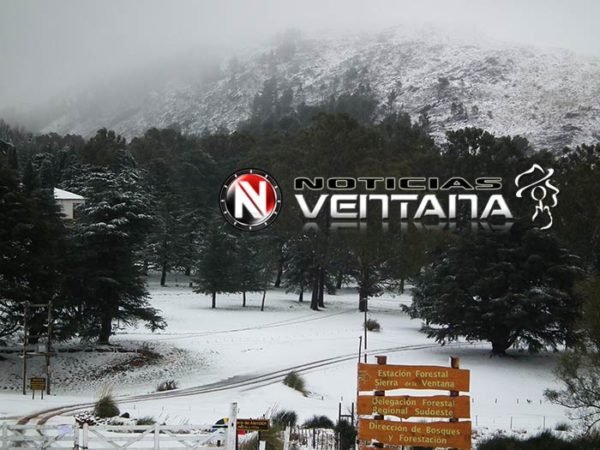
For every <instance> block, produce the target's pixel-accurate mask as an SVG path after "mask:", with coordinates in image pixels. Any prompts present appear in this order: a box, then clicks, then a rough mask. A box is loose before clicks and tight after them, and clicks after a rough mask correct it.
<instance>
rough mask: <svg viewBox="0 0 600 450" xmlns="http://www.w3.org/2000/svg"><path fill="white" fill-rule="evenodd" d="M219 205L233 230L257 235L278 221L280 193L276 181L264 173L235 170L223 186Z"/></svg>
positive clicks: (250, 170)
mask: <svg viewBox="0 0 600 450" xmlns="http://www.w3.org/2000/svg"><path fill="white" fill-rule="evenodd" d="M219 203H220V206H221V212H222V213H223V216H224V217H225V219H227V221H228V222H229V223H230V224H232V225H233V226H234V227H236V228H239V229H240V230H245V231H258V230H262V229H263V228H265V227H267V226H268V225H270V224H271V223H273V221H274V220H275V219H276V218H277V215H278V214H279V211H280V210H281V192H280V190H279V186H278V185H277V182H276V181H275V179H274V178H273V177H272V176H271V175H269V174H268V173H266V172H265V171H263V170H259V169H244V170H238V171H237V172H235V173H234V174H232V175H231V176H230V177H229V178H227V180H226V181H225V183H223V187H222V188H221V195H220V198H219Z"/></svg>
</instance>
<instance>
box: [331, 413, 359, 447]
mask: <svg viewBox="0 0 600 450" xmlns="http://www.w3.org/2000/svg"><path fill="white" fill-rule="evenodd" d="M334 430H335V432H336V433H338V434H339V436H340V450H351V449H354V445H355V443H356V428H355V427H354V425H352V424H351V423H350V422H348V421H347V420H339V421H338V423H337V424H336V425H335V428H334Z"/></svg>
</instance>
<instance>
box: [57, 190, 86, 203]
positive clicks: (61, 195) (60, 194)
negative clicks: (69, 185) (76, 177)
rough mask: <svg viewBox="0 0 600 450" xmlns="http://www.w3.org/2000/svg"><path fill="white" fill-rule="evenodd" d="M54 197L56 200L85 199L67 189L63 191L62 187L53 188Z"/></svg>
mask: <svg viewBox="0 0 600 450" xmlns="http://www.w3.org/2000/svg"><path fill="white" fill-rule="evenodd" d="M54 198H55V199H56V200H81V201H83V200H85V198H83V197H82V196H81V195H77V194H73V193H72V192H69V191H63V190H62V189H57V188H54Z"/></svg>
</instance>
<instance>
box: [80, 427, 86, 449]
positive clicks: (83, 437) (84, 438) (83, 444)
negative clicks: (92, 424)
mask: <svg viewBox="0 0 600 450" xmlns="http://www.w3.org/2000/svg"><path fill="white" fill-rule="evenodd" d="M81 448H82V449H83V450H87V448H88V424H87V423H84V424H83V431H82V433H81Z"/></svg>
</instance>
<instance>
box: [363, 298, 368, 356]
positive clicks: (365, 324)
mask: <svg viewBox="0 0 600 450" xmlns="http://www.w3.org/2000/svg"><path fill="white" fill-rule="evenodd" d="M364 302H365V319H364V326H365V350H367V305H368V303H367V299H366V298H365V300H364Z"/></svg>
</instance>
